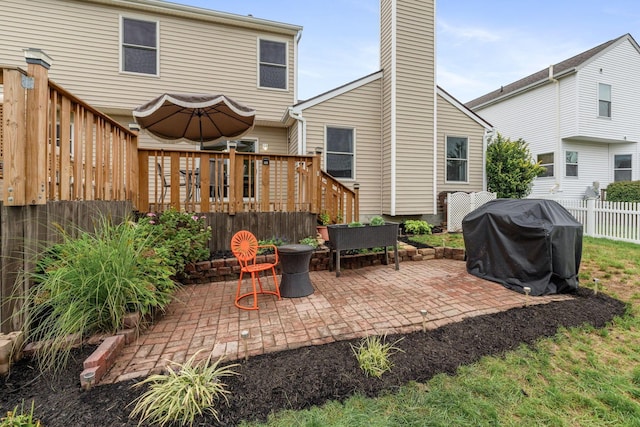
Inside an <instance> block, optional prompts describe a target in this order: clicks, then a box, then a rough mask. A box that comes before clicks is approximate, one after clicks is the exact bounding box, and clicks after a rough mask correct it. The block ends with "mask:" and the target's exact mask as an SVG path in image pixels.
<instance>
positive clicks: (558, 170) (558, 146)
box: [549, 65, 564, 193]
mask: <svg viewBox="0 0 640 427" xmlns="http://www.w3.org/2000/svg"><path fill="white" fill-rule="evenodd" d="M549 81H550V82H553V83H555V86H556V114H555V116H556V117H555V118H556V123H555V128H556V129H555V131H556V132H555V133H556V150H555V151H556V154H557V155H558V158H557V160H556V159H553V160H554V161H553V163H554V171H553V174H554V178H555V182H556V185H557V186H558V188H557V190H556V192H558V193H559V192H561V191H562V184H561V182H562V179H560V178H559V177H558V174H561V173H563V170H564V159H563V157H562V141H561V140H560V81H558V79H556V78H554V77H553V65H549ZM561 160H562V161H561ZM556 164H557V165H558V167H555V165H556Z"/></svg>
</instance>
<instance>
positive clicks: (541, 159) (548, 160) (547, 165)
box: [538, 153, 554, 177]
mask: <svg viewBox="0 0 640 427" xmlns="http://www.w3.org/2000/svg"><path fill="white" fill-rule="evenodd" d="M553 157H554V156H553V153H543V154H538V163H540V166H542V167H544V172H541V173H540V175H538V176H539V177H545V176H553V163H554V162H553Z"/></svg>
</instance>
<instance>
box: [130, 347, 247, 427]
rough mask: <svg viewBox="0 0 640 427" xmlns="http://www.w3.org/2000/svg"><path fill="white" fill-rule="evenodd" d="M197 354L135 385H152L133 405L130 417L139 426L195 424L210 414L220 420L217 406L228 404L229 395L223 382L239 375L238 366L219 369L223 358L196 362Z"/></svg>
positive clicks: (172, 363)
mask: <svg viewBox="0 0 640 427" xmlns="http://www.w3.org/2000/svg"><path fill="white" fill-rule="evenodd" d="M198 353H199V352H198ZM198 353H196V354H194V355H193V356H191V358H189V359H188V360H187V361H186V362H185V363H184V364H179V363H175V362H170V365H169V366H168V367H167V368H168V369H167V373H166V374H157V375H151V376H149V377H147V378H146V379H145V380H143V381H141V382H139V383H137V384H136V385H135V386H134V387H140V386H143V385H147V384H148V385H149V389H148V390H147V391H146V392H144V393H143V394H142V395H140V396H139V397H138V398H137V399H136V400H134V401H133V402H132V403H131V404H133V405H135V406H134V408H133V410H132V411H131V414H130V415H129V416H130V417H131V418H136V417H140V420H139V422H138V425H142V424H145V423H149V424H152V425H159V426H164V425H166V424H168V423H172V422H177V423H179V424H180V425H186V424H189V425H193V422H194V421H195V418H196V417H197V416H200V415H204V414H205V413H207V412H208V413H209V414H211V415H213V417H214V418H215V419H216V420H218V421H220V420H219V418H218V411H217V409H216V404H217V402H218V401H219V400H220V399H221V398H222V399H224V400H225V402H227V403H228V398H227V395H228V394H229V391H228V390H227V389H226V384H224V383H223V382H222V381H221V379H222V378H224V377H228V376H231V375H238V374H237V373H236V372H235V371H234V370H233V368H234V367H236V366H238V365H237V364H233V365H227V366H220V363H221V361H222V357H221V358H219V359H218V360H216V361H215V362H213V363H211V356H209V357H208V358H207V359H206V360H204V361H201V362H200V363H196V361H195V359H196V356H197V355H198Z"/></svg>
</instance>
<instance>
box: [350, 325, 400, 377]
mask: <svg viewBox="0 0 640 427" xmlns="http://www.w3.org/2000/svg"><path fill="white" fill-rule="evenodd" d="M385 339H386V335H385V336H384V337H382V338H380V337H379V336H373V335H369V336H367V337H365V338H363V339H362V340H361V341H360V344H359V345H357V346H353V345H352V346H351V349H352V350H353V353H354V354H355V356H356V359H357V360H358V365H359V366H360V369H362V370H363V371H364V373H365V374H366V375H367V376H372V377H376V378H380V377H381V376H382V374H384V373H385V372H387V371H390V370H391V368H392V367H393V362H392V361H391V355H393V354H394V353H397V352H399V351H402V350H401V349H400V348H398V347H396V344H397V343H398V342H399V341H401V340H402V338H400V339H399V340H397V341H395V342H393V343H387V342H385Z"/></svg>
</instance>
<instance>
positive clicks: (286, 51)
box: [256, 36, 291, 92]
mask: <svg viewBox="0 0 640 427" xmlns="http://www.w3.org/2000/svg"><path fill="white" fill-rule="evenodd" d="M261 40H264V41H266V42H273V43H283V44H284V58H285V64H284V68H285V78H284V88H281V87H271V86H260V66H261V65H262V62H261V61H260V41H261ZM256 52H257V55H256V88H257V89H262V90H273V91H277V92H288V91H289V71H291V70H290V68H289V41H288V40H285V39H283V38H278V37H266V36H264V37H263V36H257V37H256ZM267 64H269V63H265V65H267ZM273 65H278V66H280V64H273Z"/></svg>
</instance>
